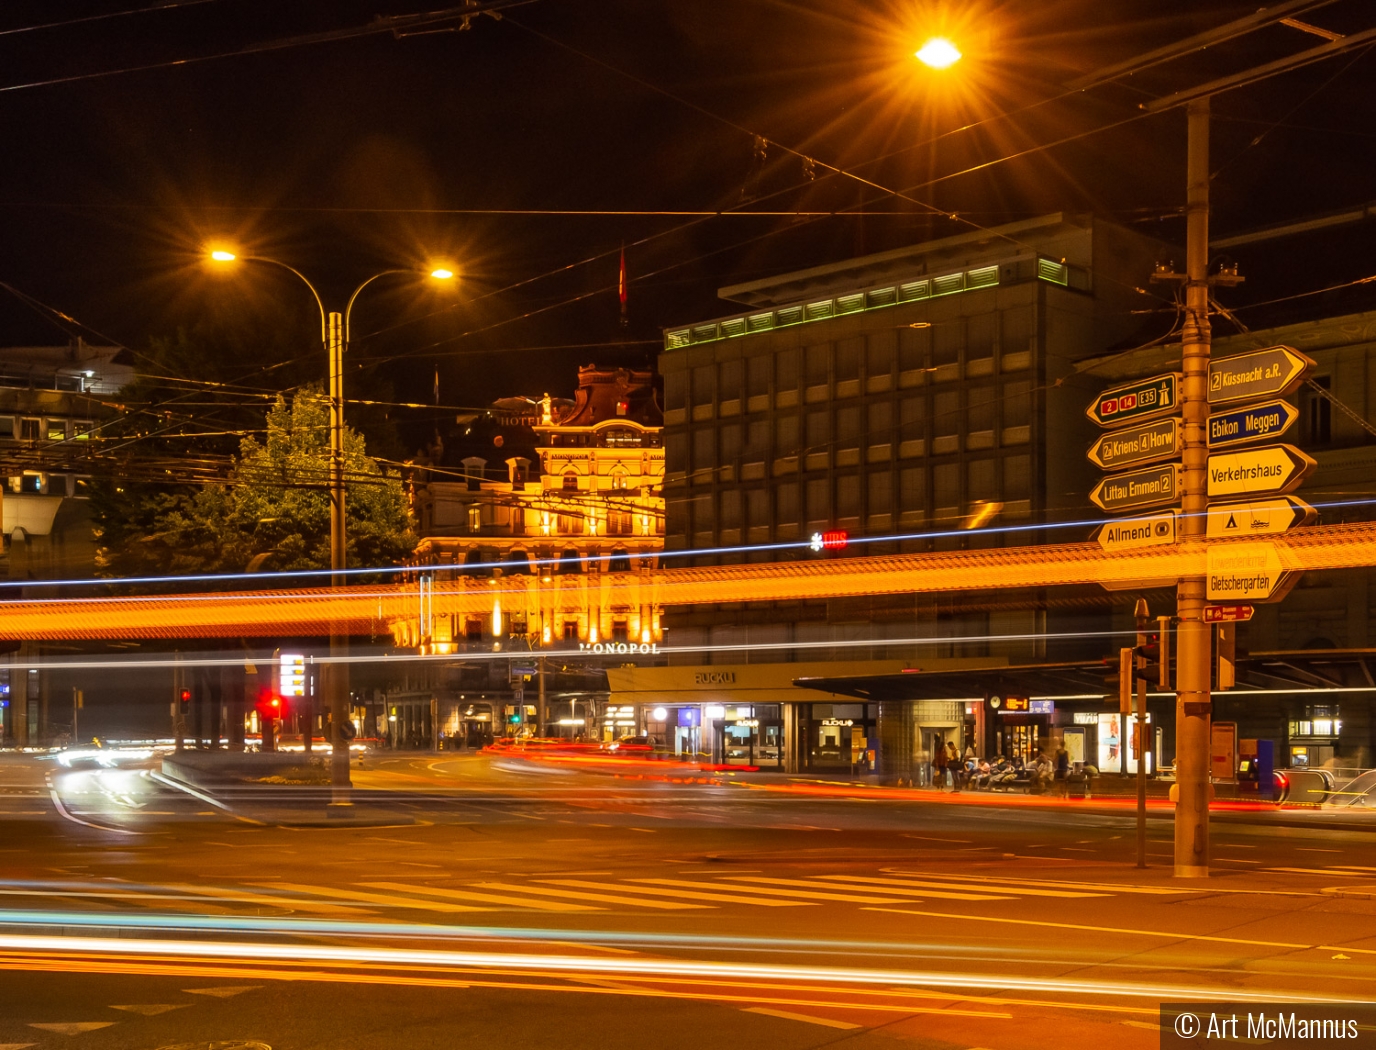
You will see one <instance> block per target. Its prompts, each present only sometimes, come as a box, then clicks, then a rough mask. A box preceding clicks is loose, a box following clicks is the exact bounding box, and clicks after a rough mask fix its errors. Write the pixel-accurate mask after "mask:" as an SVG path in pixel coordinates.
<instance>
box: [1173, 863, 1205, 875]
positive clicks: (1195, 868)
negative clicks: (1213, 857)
mask: <svg viewBox="0 0 1376 1050" xmlns="http://www.w3.org/2000/svg"><path fill="white" fill-rule="evenodd" d="M1172 874H1173V875H1174V876H1175V877H1176V878H1177V879H1207V878H1208V877H1209V866H1208V865H1207V864H1177V865H1176V866H1175V871H1174V872H1173V873H1172Z"/></svg>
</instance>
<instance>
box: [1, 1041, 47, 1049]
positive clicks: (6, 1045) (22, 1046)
mask: <svg viewBox="0 0 1376 1050" xmlns="http://www.w3.org/2000/svg"><path fill="white" fill-rule="evenodd" d="M37 1045H38V1044H37V1043H0V1050H25V1048H26V1047H30V1046H37Z"/></svg>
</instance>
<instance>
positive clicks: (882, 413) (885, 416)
mask: <svg viewBox="0 0 1376 1050" xmlns="http://www.w3.org/2000/svg"><path fill="white" fill-rule="evenodd" d="M866 413H867V416H868V418H867V419H866V427H865V429H866V433H867V435H868V437H869V444H871V445H887V444H890V443H891V442H892V441H893V402H892V401H875V402H874V403H873V404H871V405H870V406H869V408H867V409H866Z"/></svg>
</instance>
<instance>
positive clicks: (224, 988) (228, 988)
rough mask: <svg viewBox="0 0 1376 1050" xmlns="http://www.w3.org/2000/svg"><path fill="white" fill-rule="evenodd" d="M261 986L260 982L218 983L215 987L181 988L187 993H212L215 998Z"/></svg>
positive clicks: (231, 995) (227, 997) (233, 994)
mask: <svg viewBox="0 0 1376 1050" xmlns="http://www.w3.org/2000/svg"><path fill="white" fill-rule="evenodd" d="M261 987H263V986H262V985H261V984H231V985H220V986H219V987H217V988H183V989H182V991H184V992H185V993H186V994H187V995H213V996H214V997H215V998H216V999H231V998H233V997H234V996H236V995H242V994H243V993H244V992H253V991H257V990H258V989H259V988H261Z"/></svg>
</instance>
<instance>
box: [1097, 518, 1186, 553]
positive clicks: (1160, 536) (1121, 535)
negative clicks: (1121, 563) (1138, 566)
mask: <svg viewBox="0 0 1376 1050" xmlns="http://www.w3.org/2000/svg"><path fill="white" fill-rule="evenodd" d="M1176 513H1177V512H1176V511H1173V510H1170V511H1167V512H1166V513H1164V514H1152V515H1149V516H1147V517H1142V518H1124V519H1123V520H1122V521H1110V522H1108V523H1107V524H1105V525H1100V526H1099V527H1098V528H1097V529H1095V530H1094V539H1096V540H1098V541H1099V546H1100V547H1102V548H1104V550H1106V551H1121V550H1127V549H1129V548H1131V547H1158V546H1161V545H1162V544H1166V543H1174V542H1175V532H1176Z"/></svg>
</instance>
